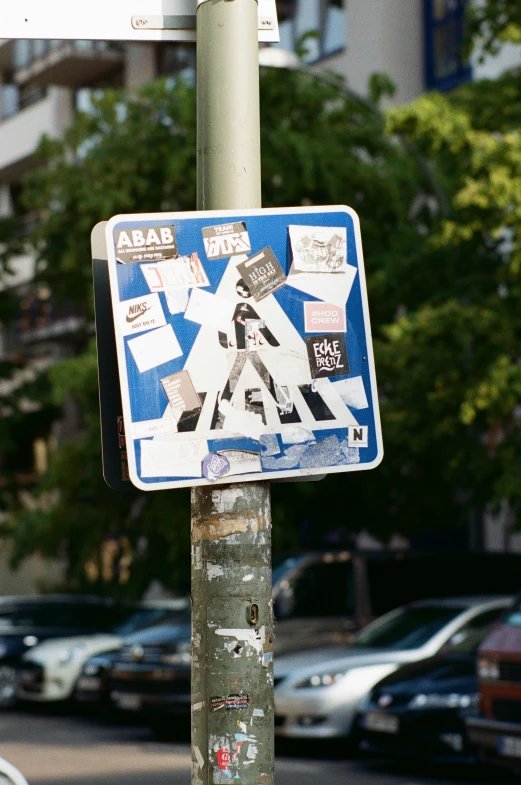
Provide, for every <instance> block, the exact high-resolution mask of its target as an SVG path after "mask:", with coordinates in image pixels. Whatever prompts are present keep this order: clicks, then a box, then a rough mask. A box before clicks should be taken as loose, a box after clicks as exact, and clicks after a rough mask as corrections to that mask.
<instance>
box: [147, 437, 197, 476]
mask: <svg viewBox="0 0 521 785" xmlns="http://www.w3.org/2000/svg"><path fill="white" fill-rule="evenodd" d="M140 447H141V476H142V477H202V474H203V472H202V461H203V458H204V457H205V456H206V455H207V454H208V442H207V441H206V439H194V440H192V441H172V442H164V441H155V440H152V441H149V440H148V439H145V440H143V441H141V442H140Z"/></svg>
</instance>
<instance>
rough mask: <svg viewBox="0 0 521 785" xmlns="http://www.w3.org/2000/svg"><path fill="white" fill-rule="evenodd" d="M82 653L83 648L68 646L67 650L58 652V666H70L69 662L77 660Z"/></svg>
mask: <svg viewBox="0 0 521 785" xmlns="http://www.w3.org/2000/svg"><path fill="white" fill-rule="evenodd" d="M84 651H85V648H84V647H83V646H68V647H67V648H63V649H61V650H60V651H59V652H58V659H57V662H58V665H70V663H71V662H74V660H77V659H79V657H81V655H82V654H83V653H84Z"/></svg>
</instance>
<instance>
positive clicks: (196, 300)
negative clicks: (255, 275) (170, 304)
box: [185, 289, 235, 333]
mask: <svg viewBox="0 0 521 785" xmlns="http://www.w3.org/2000/svg"><path fill="white" fill-rule="evenodd" d="M234 313H235V303H234V302H233V301H232V300H227V299H226V298H225V297H221V296H220V295H218V294H210V292H204V291H202V290H201V289H192V294H191V295H190V300H189V301H188V305H187V307H186V311H185V319H190V321H191V322H197V324H205V325H207V326H208V327H213V328H214V329H215V330H220V331H221V332H223V333H227V332H228V329H229V327H230V324H231V321H232V319H233V314H234Z"/></svg>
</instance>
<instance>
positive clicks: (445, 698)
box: [409, 692, 479, 709]
mask: <svg viewBox="0 0 521 785" xmlns="http://www.w3.org/2000/svg"><path fill="white" fill-rule="evenodd" d="M478 701H479V695H478V694H477V693H473V694H467V693H463V694H460V693H457V692H451V693H448V694H446V695H440V694H437V693H431V694H427V695H426V694H424V693H420V694H419V695H415V696H414V698H413V699H412V700H411V701H410V702H409V709H470V708H471V707H474V706H477V705H478Z"/></svg>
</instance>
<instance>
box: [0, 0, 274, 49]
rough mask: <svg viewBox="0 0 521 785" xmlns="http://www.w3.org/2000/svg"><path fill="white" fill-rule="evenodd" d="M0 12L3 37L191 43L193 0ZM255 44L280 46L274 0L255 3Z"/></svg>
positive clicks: (25, 0) (36, 0)
mask: <svg viewBox="0 0 521 785" xmlns="http://www.w3.org/2000/svg"><path fill="white" fill-rule="evenodd" d="M5 5H6V7H5V8H2V9H1V10H0V35H1V36H2V38H6V39H7V38H37V39H46V38H47V39H55V40H61V39H76V40H83V41H87V40H91V41H96V40H100V41H195V40H196V7H197V0H108V2H107V0H90V2H89V4H88V6H85V7H84V9H83V10H82V11H81V13H80V12H79V11H78V9H77V8H73V6H71V3H70V0H47V2H45V3H44V2H42V0H19V2H18V3H11V4H7V3H5ZM258 7H259V8H258V16H259V41H261V42H265V43H270V42H271V43H273V42H277V41H279V26H278V21H277V8H276V4H275V0H258Z"/></svg>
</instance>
